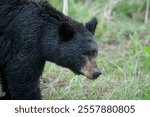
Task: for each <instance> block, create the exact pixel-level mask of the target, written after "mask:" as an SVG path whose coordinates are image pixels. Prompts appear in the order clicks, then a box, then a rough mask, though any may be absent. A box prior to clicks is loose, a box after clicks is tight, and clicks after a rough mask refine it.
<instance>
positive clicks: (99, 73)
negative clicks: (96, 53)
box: [93, 69, 102, 79]
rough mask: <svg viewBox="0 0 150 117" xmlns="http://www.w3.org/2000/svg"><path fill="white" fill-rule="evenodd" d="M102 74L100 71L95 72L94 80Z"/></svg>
mask: <svg viewBox="0 0 150 117" xmlns="http://www.w3.org/2000/svg"><path fill="white" fill-rule="evenodd" d="M101 74H102V72H101V71H100V70H99V69H95V70H94V72H93V79H96V78H98V77H99V76H100V75H101Z"/></svg>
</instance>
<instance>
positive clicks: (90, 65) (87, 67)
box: [81, 56, 102, 80]
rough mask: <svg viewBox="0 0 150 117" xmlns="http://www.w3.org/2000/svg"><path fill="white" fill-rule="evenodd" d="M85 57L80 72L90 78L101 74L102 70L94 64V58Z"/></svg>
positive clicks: (92, 78)
mask: <svg viewBox="0 0 150 117" xmlns="http://www.w3.org/2000/svg"><path fill="white" fill-rule="evenodd" d="M85 59H86V63H85V64H84V66H83V67H82V68H81V74H83V75H84V76H86V77H87V78H89V79H91V80H94V79H97V78H98V77H99V76H100V75H101V74H102V72H101V71H100V70H99V68H98V67H97V65H96V58H95V57H94V58H90V57H88V56H86V57H85Z"/></svg>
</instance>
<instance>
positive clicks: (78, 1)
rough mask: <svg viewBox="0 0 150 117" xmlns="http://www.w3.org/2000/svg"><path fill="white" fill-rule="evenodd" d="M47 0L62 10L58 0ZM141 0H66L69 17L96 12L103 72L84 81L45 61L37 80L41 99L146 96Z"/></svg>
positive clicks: (149, 48) (149, 95)
mask: <svg viewBox="0 0 150 117" xmlns="http://www.w3.org/2000/svg"><path fill="white" fill-rule="evenodd" d="M49 1H50V3H51V4H52V5H53V6H54V7H56V8H57V9H58V10H60V11H62V9H63V1H62V0H49ZM114 1H115V0H114ZM147 1H148V0H118V2H117V3H116V4H114V6H112V5H113V3H111V2H113V0H112V1H110V0H68V10H69V11H68V12H69V14H68V15H69V16H70V17H72V18H74V19H76V20H77V21H80V22H83V23H85V22H87V21H89V20H90V19H91V18H92V17H95V16H96V17H97V19H98V21H99V24H98V27H97V30H96V34H95V38H96V41H97V43H98V46H99V56H98V58H97V63H98V65H99V67H100V68H101V70H102V72H103V75H102V76H100V78H98V79H97V80H95V81H90V80H88V79H87V78H85V77H84V76H78V75H75V74H74V73H72V72H71V71H70V70H68V69H65V68H62V67H59V66H57V65H55V64H53V63H47V64H46V67H45V72H44V74H43V76H42V80H41V87H42V93H43V97H44V99H150V72H149V70H150V30H149V29H150V22H147V23H145V14H146V6H147ZM109 10H110V11H109ZM148 10H149V9H148ZM149 13H150V11H149ZM107 15H108V16H107ZM149 15H150V14H149ZM149 19H150V16H149Z"/></svg>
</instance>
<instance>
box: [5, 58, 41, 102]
mask: <svg viewBox="0 0 150 117" xmlns="http://www.w3.org/2000/svg"><path fill="white" fill-rule="evenodd" d="M36 60H37V59H34V61H32V60H30V59H29V60H25V61H20V60H17V59H13V60H12V61H11V62H10V63H9V64H7V67H6V68H5V78H6V80H7V87H8V90H9V93H10V99H15V100H39V99H41V93H40V87H39V77H40V76H41V74H42V71H43V67H44V62H42V61H36Z"/></svg>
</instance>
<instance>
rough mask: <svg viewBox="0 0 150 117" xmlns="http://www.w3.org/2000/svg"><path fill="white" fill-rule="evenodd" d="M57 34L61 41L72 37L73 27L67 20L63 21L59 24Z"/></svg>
mask: <svg viewBox="0 0 150 117" xmlns="http://www.w3.org/2000/svg"><path fill="white" fill-rule="evenodd" d="M58 34H59V37H60V39H61V40H62V41H69V40H71V39H72V38H73V35H74V29H73V27H72V26H71V25H70V24H69V23H68V22H63V23H61V24H60V27H59V30H58Z"/></svg>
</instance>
